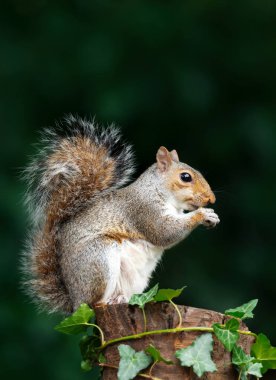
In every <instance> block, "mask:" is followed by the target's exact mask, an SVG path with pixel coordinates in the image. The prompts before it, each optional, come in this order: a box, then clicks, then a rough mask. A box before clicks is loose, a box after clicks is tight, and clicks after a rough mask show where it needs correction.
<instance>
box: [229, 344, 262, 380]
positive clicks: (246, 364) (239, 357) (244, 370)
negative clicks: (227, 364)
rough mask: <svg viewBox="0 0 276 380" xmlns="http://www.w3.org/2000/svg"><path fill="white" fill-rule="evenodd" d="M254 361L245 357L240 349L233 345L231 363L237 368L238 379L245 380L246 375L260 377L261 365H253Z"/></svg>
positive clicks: (249, 357) (248, 356) (247, 356)
mask: <svg viewBox="0 0 276 380" xmlns="http://www.w3.org/2000/svg"><path fill="white" fill-rule="evenodd" d="M254 360H255V358H253V357H252V356H250V355H247V354H246V353H245V352H244V350H243V349H242V348H241V347H239V346H237V345H234V347H233V351H232V363H233V364H235V365H236V366H238V367H239V369H240V378H241V379H242V380H247V376H248V375H254V376H256V377H262V373H261V369H262V364H261V363H255V362H254Z"/></svg>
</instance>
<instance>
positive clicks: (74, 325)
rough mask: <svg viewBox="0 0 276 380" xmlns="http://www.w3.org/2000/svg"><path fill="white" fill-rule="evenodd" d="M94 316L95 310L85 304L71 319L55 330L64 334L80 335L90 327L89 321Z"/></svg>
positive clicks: (67, 319) (65, 320)
mask: <svg viewBox="0 0 276 380" xmlns="http://www.w3.org/2000/svg"><path fill="white" fill-rule="evenodd" d="M94 315H95V313H94V310H92V309H91V308H90V307H89V306H88V305H86V304H85V303H83V304H81V305H80V307H79V308H78V309H77V310H76V311H75V312H74V313H73V314H72V315H70V317H67V318H65V319H64V320H63V321H62V322H60V323H59V324H58V325H57V326H56V327H55V330H57V331H59V332H62V333H64V334H79V333H81V332H83V331H85V330H86V329H87V327H89V321H90V319H91V318H92V317H94Z"/></svg>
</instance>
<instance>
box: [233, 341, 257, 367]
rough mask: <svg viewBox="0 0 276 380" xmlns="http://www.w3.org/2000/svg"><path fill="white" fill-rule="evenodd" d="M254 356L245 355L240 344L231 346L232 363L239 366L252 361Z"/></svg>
mask: <svg viewBox="0 0 276 380" xmlns="http://www.w3.org/2000/svg"><path fill="white" fill-rule="evenodd" d="M253 360H254V358H253V357H252V356H250V355H247V354H246V353H245V352H244V351H243V349H242V348H241V347H240V346H237V345H236V344H235V345H234V347H233V351H232V363H233V364H235V365H237V366H241V365H244V364H248V363H250V362H252V361H253Z"/></svg>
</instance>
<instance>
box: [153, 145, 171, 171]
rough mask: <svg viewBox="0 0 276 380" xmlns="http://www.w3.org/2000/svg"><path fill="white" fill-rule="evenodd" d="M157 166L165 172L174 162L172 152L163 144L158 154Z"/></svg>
mask: <svg viewBox="0 0 276 380" xmlns="http://www.w3.org/2000/svg"><path fill="white" fill-rule="evenodd" d="M156 161H157V167H158V169H159V170H160V171H161V172H165V171H166V170H168V168H169V167H170V166H171V164H172V157H171V154H170V152H169V151H168V150H167V149H166V148H165V147H164V146H161V147H160V148H159V149H158V152H157V154H156Z"/></svg>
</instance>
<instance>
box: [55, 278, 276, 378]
mask: <svg viewBox="0 0 276 380" xmlns="http://www.w3.org/2000/svg"><path fill="white" fill-rule="evenodd" d="M183 289H184V287H183V288H181V289H176V290H174V289H158V284H157V285H155V286H154V287H153V288H151V289H150V290H149V291H148V292H145V293H142V294H134V295H133V296H132V297H131V299H130V301H129V304H130V305H137V306H138V307H139V308H140V309H141V311H142V313H143V318H144V331H143V332H141V333H139V334H133V335H129V336H123V337H120V338H116V339H111V340H109V341H106V340H105V337H104V333H103V331H102V329H101V328H100V327H99V326H98V325H97V324H96V323H95V312H94V310H93V309H91V308H90V307H89V306H88V305H87V304H82V305H80V307H79V308H78V309H77V310H76V311H75V312H74V313H73V314H72V315H71V316H69V317H67V318H65V319H64V320H63V321H62V322H60V323H59V324H58V325H57V326H56V327H55V330H57V331H60V332H62V333H64V334H74V335H75V334H80V333H83V336H82V338H81V341H80V351H81V355H82V358H83V360H82V362H81V368H82V369H83V370H84V371H90V370H91V369H92V368H93V367H94V366H96V365H97V366H101V367H105V366H106V367H111V368H115V369H117V371H118V372H117V374H118V379H119V380H131V379H134V378H135V377H136V376H137V375H138V374H139V376H141V377H144V378H147V379H151V380H162V379H159V378H157V377H154V376H153V375H152V369H153V368H154V366H155V365H156V364H157V363H159V362H163V363H165V364H167V365H171V364H173V362H172V361H171V360H168V359H167V358H164V357H163V356H162V354H161V352H160V351H159V350H158V349H157V348H156V347H154V346H153V345H150V346H148V347H146V348H145V350H143V351H139V352H136V351H135V350H134V349H133V348H132V347H130V346H129V345H126V344H120V345H119V346H118V350H119V355H120V362H119V366H118V367H115V366H114V365H112V364H109V363H106V359H105V357H104V354H103V352H104V350H105V348H106V347H108V346H110V345H112V344H115V343H120V342H124V341H127V340H134V339H141V338H143V337H144V336H147V335H156V334H168V333H177V332H183V331H185V332H188V331H198V332H202V333H203V334H201V335H200V336H199V337H197V338H196V339H195V341H194V342H193V343H192V344H191V345H190V346H188V347H186V348H182V349H180V350H177V351H176V352H175V357H176V359H178V360H179V362H180V364H181V365H182V366H184V367H190V368H192V370H193V371H194V373H196V375H197V376H198V377H201V376H203V375H204V373H206V372H215V371H216V370H217V368H216V364H215V363H214V362H213V360H212V356H211V354H212V351H213V335H215V336H216V337H217V339H218V340H219V341H220V342H221V343H222V344H223V346H224V347H225V349H226V350H227V351H229V352H231V357H232V364H233V365H234V366H235V367H236V369H237V370H238V373H237V379H238V380H247V379H249V376H255V377H256V378H257V379H258V378H261V377H262V376H263V374H264V373H266V372H267V371H268V370H269V369H276V347H273V346H271V344H270V341H269V339H268V338H267V337H266V336H265V335H264V334H262V333H261V334H258V335H257V334H255V333H253V332H251V331H244V330H240V323H241V321H242V320H244V319H248V318H253V316H254V315H253V310H254V309H255V307H256V306H257V303H258V300H256V299H255V300H251V301H249V302H247V303H245V304H243V305H241V306H239V307H237V308H234V309H228V310H226V311H225V312H224V314H225V315H227V316H229V318H230V319H229V320H228V321H227V322H226V323H225V324H220V323H214V324H213V325H212V327H204V326H192V327H182V317H181V313H180V311H179V309H178V306H177V305H176V304H175V303H174V302H173V301H172V300H173V299H174V298H176V297H178V296H179V295H180V294H181V293H182V291H183ZM163 301H168V302H170V303H171V304H172V305H173V307H174V308H175V309H176V312H177V314H178V317H179V322H178V325H177V327H175V328H171V329H161V330H152V331H148V330H147V318H146V313H145V305H146V304H147V303H149V302H163ZM240 335H250V336H253V337H254V338H255V343H254V344H253V345H252V347H251V352H250V355H247V354H246V353H245V352H244V350H243V349H242V347H240V346H238V345H237V341H238V340H239V337H240ZM148 368H149V371H148V374H146V373H143V372H142V371H143V370H144V369H148Z"/></svg>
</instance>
